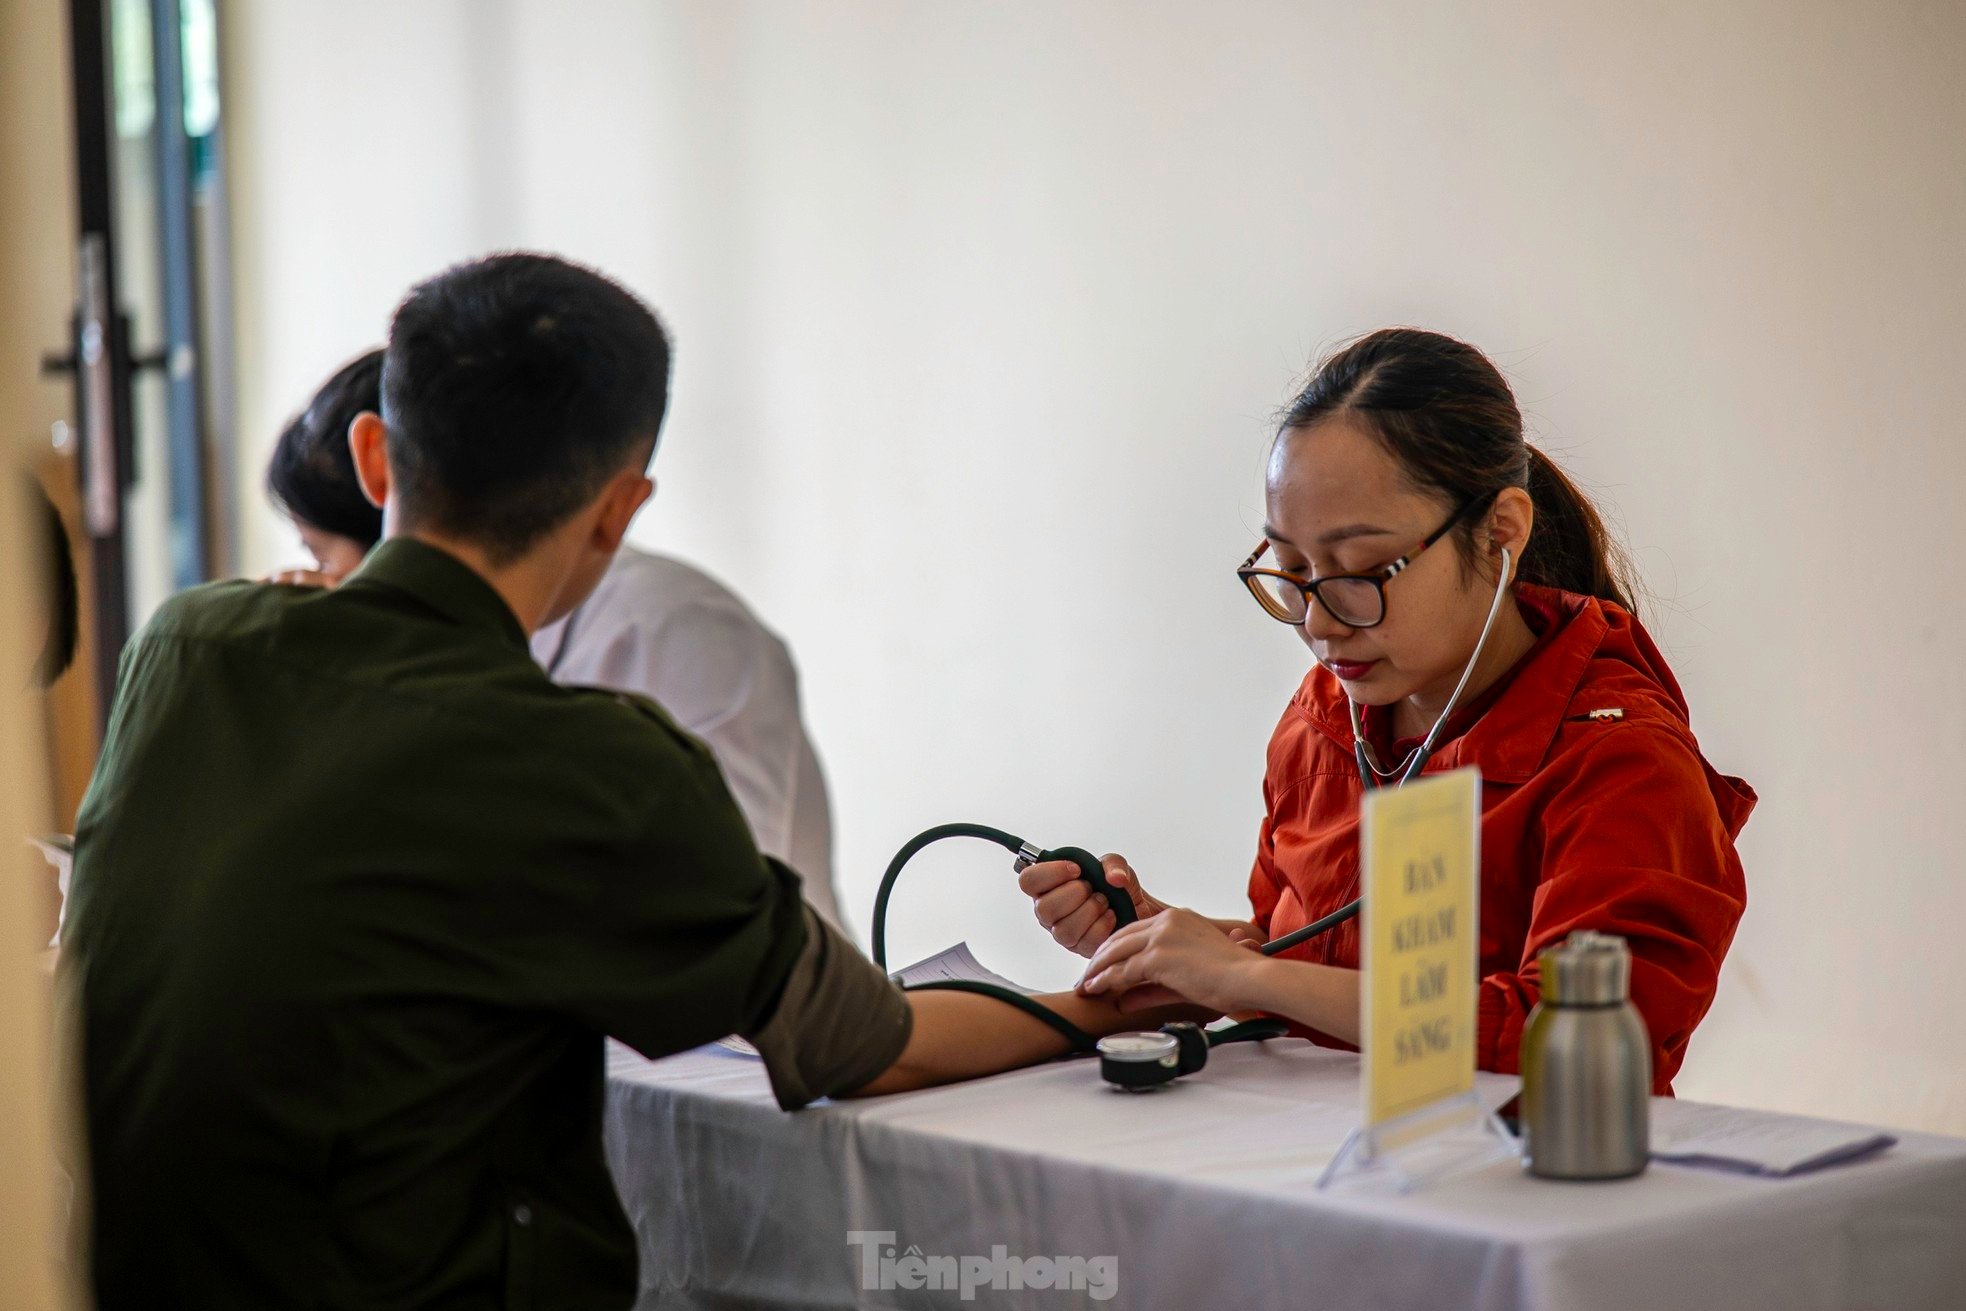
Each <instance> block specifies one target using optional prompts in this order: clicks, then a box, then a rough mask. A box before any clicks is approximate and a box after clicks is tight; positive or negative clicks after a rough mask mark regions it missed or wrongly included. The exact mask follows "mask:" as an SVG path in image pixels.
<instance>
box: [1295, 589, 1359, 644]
mask: <svg viewBox="0 0 1966 1311" xmlns="http://www.w3.org/2000/svg"><path fill="white" fill-rule="evenodd" d="M1306 601H1307V608H1306V609H1305V611H1304V622H1303V623H1302V624H1301V625H1299V626H1300V627H1301V628H1302V629H1303V631H1304V640H1305V641H1306V642H1318V641H1328V640H1330V639H1331V638H1334V637H1343V636H1344V635H1346V634H1347V633H1349V632H1351V631H1352V630H1351V628H1350V627H1349V626H1348V625H1345V624H1342V623H1339V622H1338V621H1337V620H1336V619H1334V618H1332V617H1331V612H1330V611H1329V610H1327V609H1325V608H1324V606H1323V604H1322V603H1320V602H1319V601H1318V599H1317V598H1316V597H1315V596H1313V597H1308V598H1306Z"/></svg>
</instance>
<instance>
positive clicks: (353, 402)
mask: <svg viewBox="0 0 1966 1311" xmlns="http://www.w3.org/2000/svg"><path fill="white" fill-rule="evenodd" d="M381 408H382V352H381V350H372V351H369V352H367V353H366V354H362V355H358V356H356V357H355V358H354V359H352V360H350V361H349V362H348V363H346V364H344V365H342V366H341V368H340V369H338V370H336V371H335V375H334V376H333V377H332V378H329V379H328V380H327V382H325V383H323V384H322V386H321V390H320V391H318V392H315V393H314V399H313V400H311V401H309V402H308V403H307V408H306V409H304V410H302V411H301V412H300V413H299V414H296V415H295V416H294V417H293V418H292V419H290V420H288V422H287V426H286V427H285V428H284V429H283V430H281V433H280V440H279V441H278V442H276V443H275V444H274V447H273V458H272V459H271V460H269V461H267V465H266V491H267V494H268V495H269V496H271V497H272V498H273V503H274V504H275V505H277V506H279V507H280V509H281V510H283V511H285V512H286V514H287V515H288V517H290V518H293V519H299V520H302V521H304V522H306V523H309V524H312V525H313V526H314V527H316V528H320V529H322V530H324V531H326V532H330V533H337V534H339V535H340V536H342V537H350V538H353V539H354V540H355V541H357V542H360V543H361V544H362V549H364V550H367V549H368V548H369V547H371V546H374V545H375V544H376V542H377V541H378V540H379V539H380V538H381V537H382V511H381V510H379V509H377V508H376V507H375V506H373V505H371V504H369V498H368V497H366V496H364V495H362V484H361V483H360V482H358V481H357V480H356V478H355V457H354V456H353V455H351V454H350V453H349V450H348V425H349V424H351V423H353V422H354V421H355V416H356V415H358V414H361V413H362V412H364V411H365V410H366V411H379V410H381Z"/></svg>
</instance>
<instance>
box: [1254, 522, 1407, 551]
mask: <svg viewBox="0 0 1966 1311" xmlns="http://www.w3.org/2000/svg"><path fill="white" fill-rule="evenodd" d="M1392 535H1393V530H1392V529H1390V528H1381V527H1379V526H1378V525H1377V524H1369V523H1348V524H1346V525H1345V526H1344V527H1343V528H1333V529H1332V530H1331V531H1330V532H1328V533H1319V534H1318V539H1317V544H1318V545H1319V546H1336V545H1337V544H1338V543H1339V542H1349V541H1351V540H1352V539H1353V538H1354V537H1391V536H1392ZM1263 536H1264V538H1265V539H1266V540H1268V541H1269V542H1270V544H1271V545H1283V546H1295V545H1297V543H1295V542H1293V541H1291V540H1290V539H1289V538H1288V537H1285V536H1284V535H1283V534H1282V533H1279V532H1278V531H1277V530H1276V529H1274V528H1272V527H1270V525H1268V524H1264V525H1263Z"/></svg>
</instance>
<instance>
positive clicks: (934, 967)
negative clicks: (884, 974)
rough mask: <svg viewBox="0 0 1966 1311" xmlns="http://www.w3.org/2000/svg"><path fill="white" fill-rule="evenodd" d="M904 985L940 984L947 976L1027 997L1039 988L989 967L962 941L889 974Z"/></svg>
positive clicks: (905, 986)
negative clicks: (1006, 989) (1007, 990)
mask: <svg viewBox="0 0 1966 1311" xmlns="http://www.w3.org/2000/svg"><path fill="white" fill-rule="evenodd" d="M889 977H890V978H892V979H893V980H894V981H895V982H896V983H898V984H900V985H901V986H902V987H904V988H910V987H913V986H914V985H916V984H918V983H940V982H942V981H944V980H946V979H967V980H969V981H970V982H972V983H994V984H996V985H997V986H998V987H999V988H1008V989H1010V990H1011V991H1012V992H1021V993H1023V994H1024V995H1025V996H1026V997H1030V996H1035V995H1036V993H1037V989H1035V988H1026V987H1025V986H1023V985H1022V984H1020V983H1012V982H1011V981H1010V980H1009V979H1006V978H1005V977H1004V976H1003V975H1001V974H998V973H997V972H996V971H995V970H992V969H989V968H987V967H986V966H985V965H984V964H983V962H981V961H979V960H977V959H976V953H975V952H973V951H971V950H970V949H969V944H968V943H967V942H959V943H957V944H956V945H955V946H953V947H950V948H948V949H946V950H944V951H938V952H936V953H935V954H934V955H933V956H930V957H929V958H928V959H927V960H921V961H916V962H915V963H914V964H913V965H910V966H909V967H908V968H907V969H905V970H900V971H897V972H896V973H894V974H892V975H890V976H889Z"/></svg>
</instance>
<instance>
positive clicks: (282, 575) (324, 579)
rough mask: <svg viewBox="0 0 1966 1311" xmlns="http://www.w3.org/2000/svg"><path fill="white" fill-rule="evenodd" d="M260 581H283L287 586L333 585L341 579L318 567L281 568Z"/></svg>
mask: <svg viewBox="0 0 1966 1311" xmlns="http://www.w3.org/2000/svg"><path fill="white" fill-rule="evenodd" d="M260 581H261V582H262V583H284V584H286V585H287V586H288V587H334V586H336V585H338V584H339V583H340V582H341V579H339V578H336V577H334V576H333V575H331V574H324V573H322V572H321V571H320V570H318V569H282V570H280V571H279V572H278V573H271V574H268V575H267V576H266V577H264V578H262V579H260Z"/></svg>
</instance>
